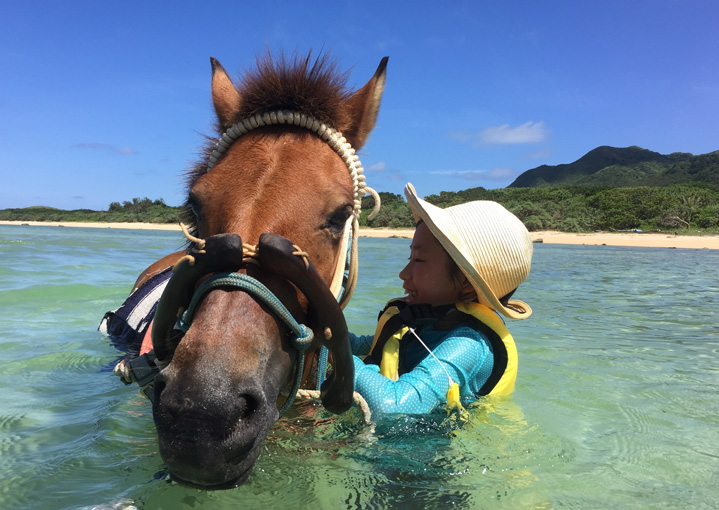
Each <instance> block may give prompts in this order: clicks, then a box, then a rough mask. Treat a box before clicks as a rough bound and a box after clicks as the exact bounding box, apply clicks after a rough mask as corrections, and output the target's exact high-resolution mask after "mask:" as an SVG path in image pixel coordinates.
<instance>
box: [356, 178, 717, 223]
mask: <svg viewBox="0 0 719 510" xmlns="http://www.w3.org/2000/svg"><path fill="white" fill-rule="evenodd" d="M425 198H426V200H427V201H428V202H430V203H431V204H434V205H436V206H438V207H442V208H444V207H449V206H451V205H457V204H462V203H464V202H470V201H472V200H493V201H495V202H499V203H500V204H502V205H504V206H505V207H506V208H507V209H509V210H510V211H512V212H513V213H514V214H516V215H517V217H519V219H521V220H522V221H523V222H524V224H525V225H526V226H527V228H528V229H529V230H530V231H537V230H559V231H562V232H591V231H595V230H608V231H612V230H631V229H641V230H663V231H668V230H671V231H675V230H687V229H691V230H693V231H696V230H697V229H706V230H709V231H717V230H719V186H715V185H709V184H682V185H675V186H665V187H650V186H641V187H634V188H598V187H571V188H505V189H495V190H487V189H484V188H472V189H468V190H464V191H459V192H450V191H443V192H441V193H440V194H439V195H429V196H427V197H425ZM382 199H383V200H382V210H383V211H385V212H384V214H383V213H382V212H380V214H379V215H378V216H377V217H376V218H375V219H374V220H372V221H369V222H368V221H367V220H366V217H365V216H364V215H365V211H364V207H365V206H364V205H363V222H362V223H366V224H367V225H368V226H371V227H395V228H397V227H411V226H412V225H413V221H412V215H411V213H410V210H409V206H408V205H407V203H406V202H405V201H404V200H403V199H402V197H400V196H399V195H392V194H389V193H387V194H382ZM370 204H371V202H370V201H368V203H367V206H368V207H370Z"/></svg>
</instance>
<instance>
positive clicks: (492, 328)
mask: <svg viewBox="0 0 719 510" xmlns="http://www.w3.org/2000/svg"><path fill="white" fill-rule="evenodd" d="M392 303H396V301H390V303H388V306H387V308H385V310H384V311H383V313H382V314H381V316H380V318H379V320H378V321H377V328H376V330H375V335H374V340H373V342H372V348H371V349H370V356H372V355H375V358H376V357H377V356H376V354H379V353H376V354H375V353H374V352H373V351H374V350H375V348H381V349H382V354H381V361H380V362H379V366H380V373H381V374H382V375H384V376H385V377H387V378H389V379H392V380H393V381H396V380H397V379H398V378H399V348H400V341H401V340H402V337H403V336H404V335H405V334H406V333H407V332H408V331H409V326H408V325H406V324H401V325H400V327H397V326H396V321H395V326H394V327H395V328H396V329H395V331H394V332H384V335H383V330H384V329H385V327H386V326H387V322H388V321H389V320H390V319H391V318H392V317H394V316H396V315H398V314H399V313H400V312H401V308H400V306H401V304H399V305H398V304H392ZM454 306H455V307H456V309H457V310H459V311H460V312H463V313H466V314H467V315H470V316H472V317H474V318H475V319H476V320H477V321H478V322H479V323H480V324H479V326H480V327H479V328H478V329H480V330H481V331H482V332H483V333H485V334H486V335H487V337H488V338H489V341H490V343H491V344H492V350H493V353H494V367H493V369H492V374H491V375H490V377H489V379H488V380H487V382H486V383H485V385H484V386H482V388H481V389H480V392H479V394H480V395H509V394H511V393H512V392H513V391H514V383H515V381H516V379H517V368H518V357H517V347H516V345H515V343H514V339H513V338H512V335H511V334H510V333H509V331H508V330H507V328H506V326H505V325H504V322H503V321H502V319H500V318H499V316H498V315H497V314H496V313H495V312H494V311H492V310H491V309H490V308H489V307H487V306H485V305H483V304H480V303H474V302H472V303H462V302H459V303H455V305H454ZM482 325H483V326H484V327H481V326H482ZM388 333H389V336H388V338H387V341H386V342H384V345H380V346H378V345H377V342H378V340H379V339H380V338H381V337H383V336H385V335H387V334H388Z"/></svg>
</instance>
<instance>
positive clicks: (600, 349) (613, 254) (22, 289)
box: [0, 226, 719, 509]
mask: <svg viewBox="0 0 719 510" xmlns="http://www.w3.org/2000/svg"><path fill="white" fill-rule="evenodd" d="M180 237H181V236H180V235H178V234H177V233H174V232H143V231H119V230H118V231H111V230H94V229H71V228H45V227H15V226H12V227H4V226H0V255H2V256H1V257H0V310H2V311H3V320H2V321H0V459H2V462H0V508H42V509H49V508H50V509H61V508H68V509H69V508H92V507H93V506H95V505H105V506H104V507H105V508H133V507H136V508H148V509H149V508H187V507H196V508H225V507H226V508H236V507H237V506H238V505H242V506H243V507H245V508H273V507H283V508H306V507H314V508H333V509H334V508H398V507H399V508H404V507H408V508H413V507H422V508H439V507H442V508H444V507H448V506H453V507H456V508H486V507H491V508H557V507H570V508H607V507H619V508H647V507H651V508H694V507H714V506H717V505H719V489H717V488H716V487H717V486H719V475H718V474H717V473H719V470H717V469H716V466H717V465H718V464H717V462H718V461H719V437H717V432H716V431H717V430H719V418H717V416H719V399H717V398H716V395H717V391H718V390H719V364H718V363H717V361H716V359H717V354H719V315H718V314H717V313H716V310H717V307H718V305H719V277H717V274H716V268H717V267H719V252H715V251H708V250H673V249H648V248H612V247H603V246H595V247H590V246H552V245H535V257H534V261H533V267H532V274H531V275H530V277H529V279H528V281H527V282H526V283H525V284H524V285H522V287H520V290H519V291H518V292H517V297H518V298H519V299H522V300H525V301H527V302H528V303H529V304H530V305H531V306H532V307H533V309H534V315H533V316H532V317H531V318H530V319H529V320H526V321H509V324H508V326H509V328H510V330H511V331H512V333H513V335H514V337H515V339H516V340H517V343H518V348H519V356H520V372H519V379H518V384H517V390H516V392H515V393H514V395H513V396H512V397H511V398H508V399H501V400H500V399H498V400H494V401H483V402H479V403H477V404H476V405H475V406H473V408H472V409H471V419H470V421H469V422H468V423H466V424H463V425H461V426H460V425H458V424H456V423H451V422H447V421H446V415H443V414H441V413H440V414H437V415H432V416H429V417H422V418H417V417H395V418H386V419H383V420H381V421H379V422H377V423H375V424H374V425H373V426H372V427H366V426H364V425H362V423H361V417H360V415H359V412H358V411H356V410H353V411H352V412H350V413H349V414H348V415H344V416H342V417H334V416H331V415H329V414H327V413H326V411H324V410H322V409H320V408H318V407H317V406H316V405H315V404H314V403H311V402H309V403H308V402H305V403H301V404H299V405H297V406H295V408H293V410H292V411H291V413H290V414H289V415H288V416H287V417H285V418H284V419H283V420H282V421H281V422H279V423H278V424H277V425H276V426H275V428H274V429H273V431H272V433H271V435H270V437H269V438H268V440H267V442H266V445H265V450H264V453H263V454H262V455H261V457H260V459H259V460H258V462H257V465H256V468H255V470H254V472H253V474H252V476H251V477H250V479H249V481H248V482H247V483H246V484H245V485H243V486H242V487H241V488H239V489H236V490H231V491H220V492H214V493H206V492H202V491H197V490H192V489H187V488H184V487H180V486H178V485H176V484H174V483H172V482H170V481H168V479H167V476H166V473H165V471H164V466H163V464H162V461H161V459H160V457H159V455H158V454H157V441H156V437H155V433H154V429H153V424H152V417H151V410H150V406H149V404H148V402H147V401H145V400H143V399H142V398H140V397H139V396H138V392H137V389H136V388H134V387H125V386H123V385H122V384H120V383H119V382H118V381H117V379H116V378H115V376H114V375H112V374H111V373H110V372H109V371H107V367H108V366H111V365H112V362H113V361H114V360H115V359H117V358H118V357H119V356H120V355H121V353H119V352H118V351H117V350H116V349H115V348H114V347H113V346H112V345H111V344H110V343H109V341H108V340H107V339H105V338H103V337H101V336H100V335H99V333H97V332H96V331H95V328H96V326H97V323H98V321H99V319H100V318H101V317H102V314H103V313H104V312H105V311H106V310H108V309H111V308H114V307H116V306H117V305H118V304H119V303H120V302H121V301H122V299H124V297H125V296H126V294H127V292H128V291H129V290H130V288H131V286H132V283H133V282H134V280H135V278H136V277H137V275H138V274H139V272H140V271H141V270H142V269H144V267H145V266H146V265H148V264H149V263H151V262H152V261H154V260H155V259H157V258H159V257H160V256H162V255H164V254H166V253H169V252H171V251H175V250H177V249H178V248H179V247H180V246H181V245H182V243H183V240H182V239H181V238H180ZM408 246H409V240H406V239H365V238H362V239H361V240H360V257H361V269H360V280H359V282H358V288H357V291H356V293H355V297H354V298H353V301H352V303H351V304H350V306H349V307H348V309H347V310H346V313H347V318H348V322H349V324H350V329H351V330H352V331H354V332H357V333H371V332H372V331H373V330H374V321H375V320H376V316H377V311H378V310H379V309H380V308H381V307H382V306H383V305H384V302H385V301H386V300H387V299H388V298H390V297H393V296H397V295H400V294H401V285H400V281H399V279H398V277H397V273H398V272H399V270H400V269H401V268H402V267H403V265H404V263H405V261H406V258H407V256H408Z"/></svg>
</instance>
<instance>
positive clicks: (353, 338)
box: [350, 333, 374, 356]
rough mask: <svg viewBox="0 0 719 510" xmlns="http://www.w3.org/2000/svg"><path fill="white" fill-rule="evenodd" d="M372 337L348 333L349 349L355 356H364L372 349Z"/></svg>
mask: <svg viewBox="0 0 719 510" xmlns="http://www.w3.org/2000/svg"><path fill="white" fill-rule="evenodd" d="M373 341H374V335H355V334H354V333H350V347H351V348H352V354H354V355H355V356H366V355H367V354H369V351H370V349H371V348H372V342H373Z"/></svg>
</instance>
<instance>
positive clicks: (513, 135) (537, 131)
mask: <svg viewBox="0 0 719 510" xmlns="http://www.w3.org/2000/svg"><path fill="white" fill-rule="evenodd" d="M548 136H549V129H547V127H546V126H545V124H544V122H543V121H539V122H532V121H529V122H525V123H524V124H522V125H520V126H516V127H511V126H510V125H509V124H502V125H501V126H491V127H488V128H486V129H483V130H481V131H478V132H466V131H456V132H453V133H450V137H452V138H454V139H455V140H459V141H460V142H471V143H472V145H473V146H474V147H479V146H484V145H516V144H524V143H538V142H543V141H544V140H546V139H547V137H548Z"/></svg>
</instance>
